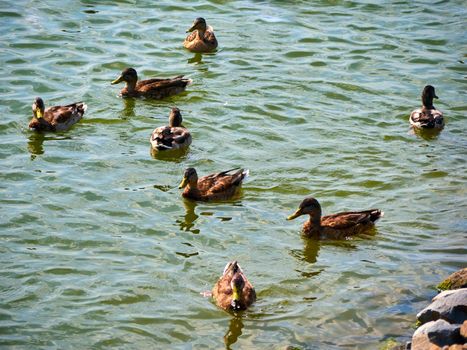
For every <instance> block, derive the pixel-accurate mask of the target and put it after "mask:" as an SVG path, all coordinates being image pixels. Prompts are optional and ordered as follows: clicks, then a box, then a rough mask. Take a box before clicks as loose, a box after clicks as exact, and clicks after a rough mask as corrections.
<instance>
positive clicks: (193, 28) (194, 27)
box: [186, 24, 196, 33]
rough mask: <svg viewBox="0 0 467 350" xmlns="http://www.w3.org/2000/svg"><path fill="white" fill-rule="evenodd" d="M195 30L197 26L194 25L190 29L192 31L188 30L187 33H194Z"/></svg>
mask: <svg viewBox="0 0 467 350" xmlns="http://www.w3.org/2000/svg"><path fill="white" fill-rule="evenodd" d="M195 29H196V25H195V24H193V25H192V26H191V27H190V29H188V30H187V31H186V32H187V33H190V32H192V31H194V30H195Z"/></svg>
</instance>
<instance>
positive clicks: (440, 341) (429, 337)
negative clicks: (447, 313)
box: [411, 320, 464, 350]
mask: <svg viewBox="0 0 467 350" xmlns="http://www.w3.org/2000/svg"><path fill="white" fill-rule="evenodd" d="M459 331H460V325H458V324H457V325H455V324H450V323H449V322H446V321H445V320H437V321H431V322H428V323H425V324H424V325H423V326H421V327H420V328H418V329H417V330H416V331H415V333H414V334H413V337H412V347H411V350H427V349H431V348H435V349H436V348H437V347H443V346H446V345H448V346H449V345H454V344H463V343H464V338H463V337H462V336H461V335H460V332H459ZM433 345H436V346H433Z"/></svg>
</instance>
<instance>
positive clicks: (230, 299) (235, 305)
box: [212, 261, 256, 311]
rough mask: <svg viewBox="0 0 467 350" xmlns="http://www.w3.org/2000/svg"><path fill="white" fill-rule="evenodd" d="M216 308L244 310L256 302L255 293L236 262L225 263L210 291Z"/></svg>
mask: <svg viewBox="0 0 467 350" xmlns="http://www.w3.org/2000/svg"><path fill="white" fill-rule="evenodd" d="M212 296H213V298H214V300H215V301H216V304H217V306H219V307H220V308H222V309H224V310H232V311H238V310H246V309H247V308H248V307H249V306H250V305H251V304H253V303H254V302H255V300H256V292H255V289H254V288H253V286H252V285H251V283H250V281H248V279H247V278H246V276H245V274H244V273H243V271H242V268H241V267H240V265H238V263H237V262H236V261H232V262H229V263H227V265H226V266H225V268H224V272H223V273H222V276H221V277H220V278H219V280H218V281H217V283H216V284H215V285H214V288H213V289H212Z"/></svg>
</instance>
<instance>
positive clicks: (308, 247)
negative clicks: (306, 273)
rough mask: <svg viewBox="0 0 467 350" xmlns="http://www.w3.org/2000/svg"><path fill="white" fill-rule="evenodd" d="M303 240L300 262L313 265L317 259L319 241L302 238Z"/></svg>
mask: <svg viewBox="0 0 467 350" xmlns="http://www.w3.org/2000/svg"><path fill="white" fill-rule="evenodd" d="M302 240H303V254H302V260H303V261H305V262H307V263H310V264H314V263H315V262H316V260H317V258H318V253H319V248H320V241H318V240H317V239H312V238H308V237H302Z"/></svg>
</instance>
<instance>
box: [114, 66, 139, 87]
mask: <svg viewBox="0 0 467 350" xmlns="http://www.w3.org/2000/svg"><path fill="white" fill-rule="evenodd" d="M122 81H124V82H126V83H127V87H131V86H133V87H134V86H136V82H137V81H138V73H136V70H135V69H133V68H126V69H124V70H123V71H122V73H121V74H120V76H119V77H118V78H117V79H115V80H114V81H113V82H111V84H112V85H114V84H118V83H121V82H122Z"/></svg>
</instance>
